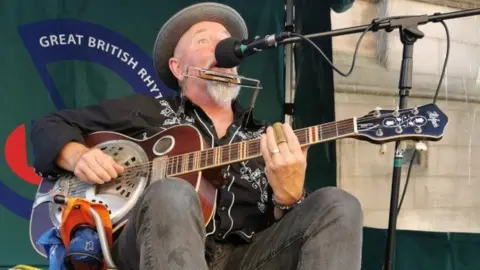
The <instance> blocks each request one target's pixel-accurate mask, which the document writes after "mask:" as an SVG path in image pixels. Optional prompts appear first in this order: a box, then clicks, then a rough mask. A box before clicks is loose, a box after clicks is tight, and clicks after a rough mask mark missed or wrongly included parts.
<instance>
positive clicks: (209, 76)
mask: <svg viewBox="0 0 480 270" xmlns="http://www.w3.org/2000/svg"><path fill="white" fill-rule="evenodd" d="M183 75H184V76H185V77H191V78H195V79H201V80H206V81H214V82H219V83H224V84H228V85H238V86H241V87H248V88H255V89H261V88H262V86H261V85H260V81H259V80H256V79H252V78H247V77H243V76H240V75H236V74H229V73H222V72H217V71H213V70H207V69H202V68H196V67H187V69H186V70H185V72H184V74H183Z"/></svg>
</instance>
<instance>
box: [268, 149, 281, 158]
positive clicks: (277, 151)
mask: <svg viewBox="0 0 480 270" xmlns="http://www.w3.org/2000/svg"><path fill="white" fill-rule="evenodd" d="M278 153H280V150H279V149H278V148H277V149H275V150H273V151H270V154H271V155H272V156H273V155H275V154H278Z"/></svg>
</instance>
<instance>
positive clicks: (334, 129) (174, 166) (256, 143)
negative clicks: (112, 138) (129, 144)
mask: <svg viewBox="0 0 480 270" xmlns="http://www.w3.org/2000/svg"><path fill="white" fill-rule="evenodd" d="M352 120H353V119H345V120H341V121H339V122H337V123H335V124H334V123H328V124H327V125H326V126H325V127H322V128H321V129H320V128H319V129H318V133H321V134H325V135H326V134H330V133H334V134H338V133H340V132H341V131H342V132H344V131H347V130H348V131H349V132H353V126H352V123H353V122H352ZM347 121H349V123H345V122H347ZM310 128H311V127H308V128H302V129H297V130H295V131H294V133H295V135H297V136H299V137H300V136H302V137H308V135H309V134H308V133H307V132H306V131H307V130H308V129H310ZM347 128H348V129H347ZM321 134H316V135H317V137H322V136H321ZM343 135H345V134H343ZM329 137H330V136H329ZM317 140H318V138H317ZM320 140H321V139H320ZM241 143H246V144H247V145H245V147H246V149H248V152H253V153H255V154H254V155H253V156H256V155H259V154H261V153H260V151H259V150H260V139H253V140H250V141H246V142H238V143H234V144H230V145H224V146H221V148H222V149H221V150H220V151H221V152H222V159H223V156H224V152H225V151H227V152H228V155H229V158H228V161H227V162H222V163H225V165H226V164H227V163H235V162H237V160H242V158H241V156H240V155H239V154H238V152H239V151H240V150H241V149H242V146H241V145H240V144H241ZM212 149H213V148H209V149H204V150H200V151H197V152H196V153H199V152H203V153H205V154H204V155H202V154H194V153H195V152H190V153H185V154H181V155H178V156H173V157H169V158H168V159H167V162H166V163H165V166H166V172H167V173H166V174H167V175H169V176H174V175H177V174H185V173H191V172H196V171H199V170H200V168H194V167H195V166H194V164H195V163H197V164H200V163H201V162H200V161H197V162H195V160H198V157H200V159H202V158H204V159H205V160H206V161H205V166H207V163H209V162H208V161H209V160H212V161H214V156H215V155H216V154H217V153H216V152H215V151H214V150H212ZM232 149H233V150H235V151H236V152H237V153H236V154H235V155H234V157H237V158H235V159H232V158H231V157H232V155H231V151H232ZM208 150H210V151H208ZM257 153H258V154H257ZM192 154H193V161H190V159H189V158H188V160H187V161H186V162H182V161H180V160H184V159H185V158H187V157H186V156H188V155H192ZM202 163H203V162H202ZM152 167H153V161H149V162H145V163H140V164H137V165H133V166H129V167H127V168H126V169H125V171H124V173H123V174H122V175H121V178H119V179H118V180H122V181H128V180H134V179H136V178H137V175H136V174H137V172H141V171H145V170H146V169H151V168H152ZM200 167H202V166H200ZM184 168H192V169H191V170H188V169H187V170H184ZM178 169H180V172H178ZM169 172H171V173H169ZM132 176H134V177H132ZM76 183H78V182H76ZM107 183H109V182H107ZM107 183H106V184H107ZM87 185H88V184H87ZM77 186H78V185H76V184H72V185H71V186H70V188H76V187H77Z"/></svg>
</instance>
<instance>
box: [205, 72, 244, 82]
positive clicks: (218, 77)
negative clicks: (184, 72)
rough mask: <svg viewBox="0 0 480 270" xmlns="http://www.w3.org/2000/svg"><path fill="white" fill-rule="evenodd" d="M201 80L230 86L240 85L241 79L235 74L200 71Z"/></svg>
mask: <svg viewBox="0 0 480 270" xmlns="http://www.w3.org/2000/svg"><path fill="white" fill-rule="evenodd" d="M198 77H199V78H200V79H205V80H210V81H216V82H223V83H228V84H235V85H239V84H240V78H238V77H237V76H235V75H233V74H227V73H219V72H215V71H212V70H200V74H199V76H198Z"/></svg>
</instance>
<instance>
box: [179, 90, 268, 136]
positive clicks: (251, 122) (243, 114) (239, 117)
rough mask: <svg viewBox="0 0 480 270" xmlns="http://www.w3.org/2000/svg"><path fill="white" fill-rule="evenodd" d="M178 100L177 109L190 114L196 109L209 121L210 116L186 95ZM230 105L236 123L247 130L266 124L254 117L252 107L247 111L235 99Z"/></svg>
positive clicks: (256, 128)
mask: <svg viewBox="0 0 480 270" xmlns="http://www.w3.org/2000/svg"><path fill="white" fill-rule="evenodd" d="M182 99H183V102H182ZM179 101H180V102H179V108H178V111H182V110H183V111H184V113H185V114H186V115H192V114H193V113H194V111H196V112H197V113H198V114H199V115H200V117H201V118H202V119H206V120H208V121H210V118H209V117H208V115H207V114H206V113H205V112H204V111H203V110H202V109H201V108H200V107H199V106H197V105H196V104H194V103H193V102H192V101H191V100H190V99H188V98H187V97H185V96H183V97H179ZM182 104H183V105H182ZM182 106H183V108H182ZM231 106H232V110H233V117H234V122H236V123H237V124H238V125H242V126H244V127H246V128H247V129H249V130H258V129H260V128H262V127H265V126H266V121H261V120H258V119H255V118H254V116H253V115H254V111H253V108H252V112H251V113H249V112H250V110H247V109H245V108H243V106H242V105H241V104H240V102H239V101H238V100H237V99H235V100H233V101H232V104H231Z"/></svg>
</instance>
